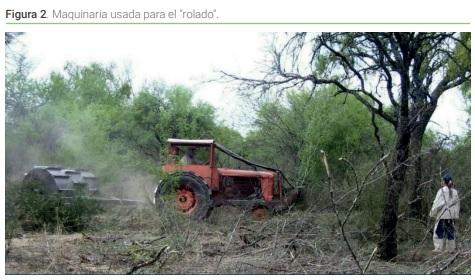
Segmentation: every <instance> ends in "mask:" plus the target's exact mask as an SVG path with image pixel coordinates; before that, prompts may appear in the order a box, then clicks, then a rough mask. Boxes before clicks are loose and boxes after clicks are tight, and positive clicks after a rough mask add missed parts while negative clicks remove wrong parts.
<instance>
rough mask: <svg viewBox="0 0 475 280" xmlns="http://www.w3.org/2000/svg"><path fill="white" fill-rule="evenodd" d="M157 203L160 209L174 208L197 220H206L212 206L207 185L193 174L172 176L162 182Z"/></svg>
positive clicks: (158, 190) (156, 195)
mask: <svg viewBox="0 0 475 280" xmlns="http://www.w3.org/2000/svg"><path fill="white" fill-rule="evenodd" d="M155 202H156V205H157V207H158V208H159V209H160V208H163V207H172V208H174V209H175V210H176V211H177V212H179V213H183V214H186V215H189V216H191V217H193V218H195V219H197V220H202V219H204V218H206V216H207V214H208V212H209V209H210V206H211V199H210V197H209V194H208V187H207V185H206V184H205V183H204V182H203V180H201V178H200V177H198V176H196V175H194V174H191V173H181V174H177V175H176V176H173V175H172V176H171V178H169V179H168V180H165V181H164V182H162V183H161V184H160V185H159V186H158V189H157V191H156V194H155Z"/></svg>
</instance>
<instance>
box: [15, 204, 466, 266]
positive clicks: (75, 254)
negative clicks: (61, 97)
mask: <svg viewBox="0 0 475 280" xmlns="http://www.w3.org/2000/svg"><path fill="white" fill-rule="evenodd" d="M93 224H94V225H95V227H94V229H93V230H89V231H88V232H84V233H76V234H69V235H66V234H62V233H61V231H60V229H58V232H56V234H46V233H35V234H31V233H30V234H24V235H22V236H21V237H19V238H14V239H13V240H12V242H11V244H10V248H9V253H8V254H7V257H6V272H7V273H9V274H12V273H13V274H15V273H27V274H29V273H66V274H91V273H93V274H126V273H128V272H130V271H131V269H132V268H134V267H139V269H137V270H135V271H133V272H134V273H137V274H158V273H166V274H195V273H210V274H215V273H218V274H219V273H232V274H357V273H359V270H358V267H357V266H356V265H355V263H354V261H353V259H352V257H351V255H350V253H349V252H348V250H347V248H346V246H345V244H344V243H343V241H342V239H341V236H340V234H339V231H338V226H337V224H336V221H335V219H334V216H333V214H332V213H314V212H309V211H298V210H295V211H291V212H288V213H283V214H280V215H274V216H272V217H271V218H270V219H268V220H265V221H256V220H253V219H251V218H250V217H249V215H248V214H247V213H245V212H242V211H241V210H240V209H237V208H233V207H222V208H218V209H215V210H214V211H213V212H212V213H211V215H210V217H209V218H208V219H207V220H206V221H204V222H196V221H193V220H190V219H188V218H186V217H184V216H182V215H177V214H176V213H174V212H169V213H167V212H165V213H161V214H158V213H157V212H156V211H155V210H153V209H150V208H147V207H144V208H141V209H136V208H130V207H115V208H112V209H109V210H108V211H107V212H106V213H104V214H102V215H100V216H97V217H96V218H95V220H94V221H93ZM348 233H349V237H350V242H352V245H353V247H354V248H356V250H355V251H356V254H357V256H358V258H359V260H360V262H361V263H362V264H366V261H367V260H368V259H369V257H370V255H371V253H372V251H373V249H374V246H375V241H376V240H373V238H372V235H368V234H363V233H362V232H361V229H358V228H357V227H353V226H349V231H348ZM468 233H469V232H468ZM464 238H465V239H464ZM459 243H460V245H461V248H459V250H458V252H456V253H454V254H437V255H434V254H433V253H432V252H431V249H432V247H431V240H430V239H429V240H428V241H427V242H425V243H424V244H419V245H418V247H413V246H411V245H412V244H409V243H407V244H401V246H400V248H401V250H400V255H399V257H398V258H397V259H395V260H394V261H393V262H380V261H378V260H377V259H376V258H375V259H374V260H373V261H372V263H371V265H370V267H369V268H368V271H367V272H368V273H369V274H400V273H403V274H425V273H470V256H471V255H470V235H466V236H465V237H462V238H461V239H460V242H459ZM165 247H166V249H164V250H163V254H161V255H160V256H159V258H158V259H156V260H155V259H154V258H155V257H157V254H158V253H159V251H160V250H161V249H163V248H165ZM452 259H453V260H452ZM448 262H451V263H450V264H448ZM142 265H143V266H142Z"/></svg>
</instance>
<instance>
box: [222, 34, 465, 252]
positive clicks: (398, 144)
mask: <svg viewBox="0 0 475 280" xmlns="http://www.w3.org/2000/svg"><path fill="white" fill-rule="evenodd" d="M470 41H471V38H470V34H466V33H462V34H460V33H322V34H307V33H296V34H291V35H285V36H281V37H277V40H276V41H275V42H274V44H273V46H272V48H271V60H270V61H269V63H268V68H267V69H266V71H265V73H264V75H263V76H262V77H258V78H247V77H241V76H238V75H235V74H231V73H226V72H223V75H224V77H225V78H227V79H229V80H230V81H234V82H238V85H239V86H238V87H239V89H241V90H244V91H259V92H269V91H271V90H274V91H276V92H278V93H284V92H285V91H286V90H287V89H290V88H295V87H305V86H306V85H309V86H311V87H312V88H313V89H315V88H316V87H317V86H319V85H334V86H335V87H336V89H337V90H336V94H345V95H351V96H353V97H354V98H356V99H357V100H358V101H359V102H361V103H362V104H363V105H364V106H366V108H367V109H368V110H369V111H370V112H371V113H372V114H374V115H377V116H378V117H379V118H381V119H383V120H385V121H387V122H388V123H390V124H391V125H392V126H393V127H394V131H395V143H394V149H393V156H392V159H391V162H390V163H389V168H388V169H389V170H391V172H390V173H389V174H388V177H387V183H386V188H385V198H384V210H383V213H382V217H381V240H380V244H379V246H378V248H379V256H380V257H381V258H382V259H384V260H390V259H392V258H394V257H395V256H396V255H397V234H396V226H397V220H398V213H397V211H398V206H399V196H400V192H401V190H402V189H403V188H404V187H406V186H407V183H406V171H407V166H408V160H409V155H410V154H409V153H410V151H411V152H412V153H413V154H414V155H417V154H419V152H420V149H421V143H422V137H423V135H424V132H425V129H426V127H427V124H428V123H429V121H430V118H431V116H432V114H433V113H434V111H435V109H436V108H437V103H438V100H439V98H440V96H441V95H442V94H444V93H445V92H447V91H448V90H450V89H453V88H456V87H458V86H460V85H462V84H464V83H465V82H468V81H470V79H471V69H470V67H471V65H470V52H471V47H470ZM415 158H416V162H415V164H416V165H417V166H418V167H416V173H417V170H420V166H421V164H422V162H421V161H420V160H417V159H419V157H415ZM419 183H420V182H419ZM419 183H418V182H415V183H414V187H413V188H412V189H413V198H414V203H413V204H414V205H413V206H412V207H413V208H414V209H415V211H420V205H418V201H419V198H418V195H419V194H418V185H419ZM418 208H419V210H417V209H418Z"/></svg>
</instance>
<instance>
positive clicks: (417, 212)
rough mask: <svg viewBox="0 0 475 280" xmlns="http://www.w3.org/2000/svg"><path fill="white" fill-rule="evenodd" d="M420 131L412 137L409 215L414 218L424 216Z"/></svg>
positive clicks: (415, 132)
mask: <svg viewBox="0 0 475 280" xmlns="http://www.w3.org/2000/svg"><path fill="white" fill-rule="evenodd" d="M420 134H421V133H420V131H418V130H416V131H414V132H413V135H412V137H411V155H412V156H413V157H414V161H413V166H414V167H413V172H412V180H411V190H410V192H411V195H410V198H409V215H410V216H411V217H414V218H422V217H424V216H425V215H424V210H423V199H422V189H421V182H422V155H421V150H422V135H420Z"/></svg>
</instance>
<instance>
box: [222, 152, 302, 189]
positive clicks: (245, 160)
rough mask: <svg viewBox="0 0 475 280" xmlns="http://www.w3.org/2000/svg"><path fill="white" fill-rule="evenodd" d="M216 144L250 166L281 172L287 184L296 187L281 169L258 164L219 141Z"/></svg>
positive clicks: (229, 154)
mask: <svg viewBox="0 0 475 280" xmlns="http://www.w3.org/2000/svg"><path fill="white" fill-rule="evenodd" d="M214 145H215V146H216V148H218V150H220V151H221V152H223V153H225V154H226V155H228V156H230V157H232V158H234V159H236V160H239V161H242V162H244V163H245V164H247V165H250V166H254V167H259V168H262V169H266V170H270V171H274V172H276V173H278V174H280V175H281V176H282V178H284V180H285V181H286V182H287V184H289V185H290V186H291V187H292V188H295V186H294V185H293V184H292V183H290V181H289V180H288V179H287V177H285V175H284V173H283V172H282V170H280V169H277V168H273V167H269V166H265V165H262V164H258V163H255V162H252V161H249V160H247V159H245V158H243V157H242V156H240V155H238V154H236V153H235V152H233V151H231V150H229V149H227V148H225V147H224V146H222V145H220V144H218V143H214Z"/></svg>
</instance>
